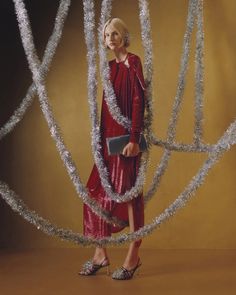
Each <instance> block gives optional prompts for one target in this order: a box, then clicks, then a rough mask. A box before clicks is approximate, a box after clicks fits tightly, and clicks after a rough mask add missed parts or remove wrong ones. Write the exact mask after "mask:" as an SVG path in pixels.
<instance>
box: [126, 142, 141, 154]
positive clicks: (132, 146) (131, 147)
mask: <svg viewBox="0 0 236 295" xmlns="http://www.w3.org/2000/svg"><path fill="white" fill-rule="evenodd" d="M139 152H140V149H139V144H138V143H134V142H129V143H128V144H127V145H126V146H125V147H124V149H123V151H122V155H123V156H125V157H135V156H137V155H138V153H139Z"/></svg>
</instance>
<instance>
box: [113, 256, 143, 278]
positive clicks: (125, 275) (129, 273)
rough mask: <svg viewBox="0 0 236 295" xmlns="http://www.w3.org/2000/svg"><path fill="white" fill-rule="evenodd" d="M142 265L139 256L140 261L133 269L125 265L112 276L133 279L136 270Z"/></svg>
mask: <svg viewBox="0 0 236 295" xmlns="http://www.w3.org/2000/svg"><path fill="white" fill-rule="evenodd" d="M141 265H142V263H141V262H140V258H138V262H137V264H136V266H135V267H134V268H133V269H130V270H128V269H126V268H125V267H123V266H121V267H120V268H118V269H117V270H115V271H114V272H113V274H112V278H113V279H114V280H130V279H132V277H133V275H134V273H135V271H136V270H137V269H138V268H139V267H140V266H141Z"/></svg>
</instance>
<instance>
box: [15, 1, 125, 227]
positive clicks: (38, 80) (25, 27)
mask: <svg viewBox="0 0 236 295" xmlns="http://www.w3.org/2000/svg"><path fill="white" fill-rule="evenodd" d="M13 1H14V4H15V10H16V15H17V19H18V24H19V29H20V34H21V38H22V43H23V47H24V50H25V53H26V57H27V60H28V63H29V68H30V70H31V71H32V74H33V80H34V83H35V86H36V89H37V92H38V96H39V102H40V107H41V109H42V112H43V115H44V117H45V119H46V121H47V124H48V127H49V130H50V134H51V136H52V138H53V139H54V140H55V142H56V147H57V149H58V151H59V154H60V156H61V159H62V161H63V163H64V165H65V167H66V169H67V172H68V174H69V176H70V178H71V180H72V182H73V184H74V186H75V189H76V192H77V194H78V196H80V197H81V198H82V200H83V202H84V203H85V204H87V205H88V206H89V207H90V208H91V209H92V210H93V211H94V212H95V213H96V214H98V215H100V216H101V217H102V218H103V219H105V220H106V221H107V222H109V223H113V224H115V225H121V226H124V225H126V223H124V222H123V221H120V220H118V219H117V218H115V217H110V212H109V211H107V210H104V209H103V208H101V207H100V206H99V204H98V203H97V201H96V200H95V199H93V198H91V197H90V196H89V193H88V190H87V188H86V187H85V186H84V185H83V184H82V182H81V179H80V177H79V174H78V172H77V168H76V166H75V163H74V162H73V159H72V157H71V154H70V152H69V151H68V149H67V148H66V146H65V144H64V141H63V138H62V136H61V134H60V130H59V127H58V125H57V123H56V121H55V119H54V116H53V112H52V108H51V106H50V104H49V101H48V96H47V91H46V88H45V77H44V76H42V75H41V72H40V70H39V69H40V67H39V64H40V63H39V59H38V56H37V53H36V50H35V47H34V42H33V36H32V32H31V29H30V24H29V19H28V15H27V11H26V9H25V6H24V2H23V1H22V0H13Z"/></svg>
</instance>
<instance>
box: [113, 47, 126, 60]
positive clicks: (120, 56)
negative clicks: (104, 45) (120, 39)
mask: <svg viewBox="0 0 236 295" xmlns="http://www.w3.org/2000/svg"><path fill="white" fill-rule="evenodd" d="M114 54H115V57H116V61H117V62H121V61H124V60H125V58H126V56H127V54H128V51H127V50H126V48H125V47H121V48H117V49H116V50H114Z"/></svg>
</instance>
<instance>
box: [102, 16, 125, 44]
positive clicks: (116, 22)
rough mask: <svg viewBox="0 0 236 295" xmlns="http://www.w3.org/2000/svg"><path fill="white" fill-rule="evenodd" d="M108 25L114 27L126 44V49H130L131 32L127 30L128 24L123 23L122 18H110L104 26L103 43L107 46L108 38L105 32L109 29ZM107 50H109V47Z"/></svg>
mask: <svg viewBox="0 0 236 295" xmlns="http://www.w3.org/2000/svg"><path fill="white" fill-rule="evenodd" d="M108 25H111V26H113V28H114V29H116V30H117V32H118V34H119V35H120V37H121V38H122V40H123V43H124V47H128V46H129V45H130V36H129V31H128V29H127V26H126V24H125V23H124V22H123V20H122V19H120V18H117V17H115V18H110V19H109V20H108V21H107V22H106V23H105V25H104V27H103V42H104V44H105V46H106V36H105V30H106V28H107V26H108ZM107 48H109V47H108V46H107Z"/></svg>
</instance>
